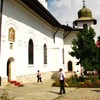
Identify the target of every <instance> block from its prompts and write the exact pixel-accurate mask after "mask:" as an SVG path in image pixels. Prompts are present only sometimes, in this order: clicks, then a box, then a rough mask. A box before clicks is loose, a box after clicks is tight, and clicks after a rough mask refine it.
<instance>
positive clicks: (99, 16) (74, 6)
mask: <svg viewBox="0 0 100 100" xmlns="http://www.w3.org/2000/svg"><path fill="white" fill-rule="evenodd" d="M85 6H86V7H87V8H89V9H90V10H91V11H92V17H93V18H94V19H96V20H97V24H96V25H95V26H94V30H95V32H96V38H97V37H98V36H100V0H85ZM82 7H83V0H48V10H49V12H50V13H51V14H52V15H53V16H54V17H55V18H56V19H57V20H58V21H59V22H60V23H61V24H63V25H67V24H68V25H69V26H71V27H72V26H73V25H72V23H73V21H75V20H77V19H78V15H77V13H78V11H79V10H80V9H81V8H82Z"/></svg>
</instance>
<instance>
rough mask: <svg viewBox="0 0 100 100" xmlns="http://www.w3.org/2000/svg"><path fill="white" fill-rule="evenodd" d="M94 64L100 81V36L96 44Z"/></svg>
mask: <svg viewBox="0 0 100 100" xmlns="http://www.w3.org/2000/svg"><path fill="white" fill-rule="evenodd" d="M93 64H94V68H95V69H96V70H97V72H98V74H99V79H100V36H98V40H97V42H96V54H95V59H94V61H93Z"/></svg>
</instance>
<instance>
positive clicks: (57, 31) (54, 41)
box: [53, 27, 60, 43]
mask: <svg viewBox="0 0 100 100" xmlns="http://www.w3.org/2000/svg"><path fill="white" fill-rule="evenodd" d="M59 29H60V27H58V29H57V30H56V32H55V33H54V35H53V40H54V43H55V35H56V33H57V32H58V31H59Z"/></svg>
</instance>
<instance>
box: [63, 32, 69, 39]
mask: <svg viewBox="0 0 100 100" xmlns="http://www.w3.org/2000/svg"><path fill="white" fill-rule="evenodd" d="M69 33H71V31H69V32H68V33H67V34H66V35H65V36H64V37H63V39H65V38H66V36H67V35H68V34H69Z"/></svg>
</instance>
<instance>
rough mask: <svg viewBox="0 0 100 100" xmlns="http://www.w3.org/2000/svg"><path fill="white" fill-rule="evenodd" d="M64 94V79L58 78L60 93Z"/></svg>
mask: <svg viewBox="0 0 100 100" xmlns="http://www.w3.org/2000/svg"><path fill="white" fill-rule="evenodd" d="M62 92H63V93H64V94H65V87H64V80H60V94H62Z"/></svg>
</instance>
